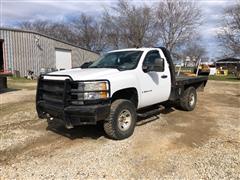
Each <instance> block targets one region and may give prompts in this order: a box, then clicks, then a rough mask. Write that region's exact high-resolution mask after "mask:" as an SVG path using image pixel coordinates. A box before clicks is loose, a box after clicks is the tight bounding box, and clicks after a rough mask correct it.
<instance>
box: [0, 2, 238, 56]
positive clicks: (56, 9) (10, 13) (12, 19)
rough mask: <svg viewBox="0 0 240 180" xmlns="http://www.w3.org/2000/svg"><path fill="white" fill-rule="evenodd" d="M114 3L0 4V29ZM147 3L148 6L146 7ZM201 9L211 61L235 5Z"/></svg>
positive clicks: (204, 4)
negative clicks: (226, 15)
mask: <svg viewBox="0 0 240 180" xmlns="http://www.w3.org/2000/svg"><path fill="white" fill-rule="evenodd" d="M116 2H117V1H116V0H102V1H101V0H99V1H97V0H0V11H1V13H0V25H1V26H2V27H5V26H8V27H9V26H11V27H15V26H16V24H17V23H19V22H21V21H26V20H27V21H28V20H34V19H50V20H54V21H61V20H66V21H67V19H69V18H71V17H72V16H75V15H78V14H80V13H82V12H84V13H87V14H89V15H96V16H98V15H99V14H100V13H101V12H102V11H103V9H104V7H109V6H111V5H114V4H115V3H116ZM149 2H150V3H149ZM157 2H158V1H157V0H152V1H150V0H149V1H147V0H142V1H141V0H138V1H137V0H134V1H132V3H134V4H141V3H146V4H152V5H154V3H157ZM198 3H199V6H200V8H201V9H202V12H203V17H204V23H203V25H202V26H201V28H200V32H201V35H202V39H203V43H204V45H205V46H206V49H207V50H208V56H209V57H210V58H214V57H216V56H219V55H220V54H221V52H220V49H219V48H218V43H217V38H216V32H217V31H218V29H219V27H220V25H221V20H222V14H223V8H225V7H227V6H229V5H231V4H233V3H234V0H198Z"/></svg>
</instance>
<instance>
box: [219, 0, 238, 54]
mask: <svg viewBox="0 0 240 180" xmlns="http://www.w3.org/2000/svg"><path fill="white" fill-rule="evenodd" d="M222 25H223V27H222V28H221V31H220V32H219V34H218V38H219V40H220V43H221V45H222V46H223V47H224V48H225V52H226V53H227V54H228V55H232V56H234V55H240V1H239V0H238V1H236V4H234V5H233V6H230V7H227V8H226V9H225V14H224V20H223V23H222Z"/></svg>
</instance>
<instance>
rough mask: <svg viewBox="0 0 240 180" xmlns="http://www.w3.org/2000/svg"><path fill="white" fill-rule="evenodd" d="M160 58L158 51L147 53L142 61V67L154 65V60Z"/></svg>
mask: <svg viewBox="0 0 240 180" xmlns="http://www.w3.org/2000/svg"><path fill="white" fill-rule="evenodd" d="M160 58H161V57H160V54H159V52H158V51H150V52H148V53H147V55H146V57H145V59H144V61H143V66H153V65H154V64H155V60H156V59H160ZM163 71H164V70H163Z"/></svg>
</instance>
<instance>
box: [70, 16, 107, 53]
mask: <svg viewBox="0 0 240 180" xmlns="http://www.w3.org/2000/svg"><path fill="white" fill-rule="evenodd" d="M72 25H73V27H74V32H75V33H76V37H77V43H78V44H79V45H80V46H82V47H85V48H87V49H90V50H93V51H97V52H101V51H103V50H104V48H105V46H106V43H105V35H106V34H105V27H104V26H103V24H102V23H101V22H100V21H99V22H98V21H96V19H94V18H93V17H92V16H88V15H86V14H81V15H80V16H79V17H76V18H74V19H73V21H72Z"/></svg>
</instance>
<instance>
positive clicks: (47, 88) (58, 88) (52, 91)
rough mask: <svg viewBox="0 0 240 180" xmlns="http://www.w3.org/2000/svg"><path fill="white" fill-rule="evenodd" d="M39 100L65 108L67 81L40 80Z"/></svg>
mask: <svg viewBox="0 0 240 180" xmlns="http://www.w3.org/2000/svg"><path fill="white" fill-rule="evenodd" d="M38 86H39V87H38V91H39V94H40V97H39V100H43V101H45V103H46V104H50V105H56V106H63V105H64V101H65V99H64V98H65V97H64V95H65V81H56V80H44V79H43V80H40V81H39V85H38Z"/></svg>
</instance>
